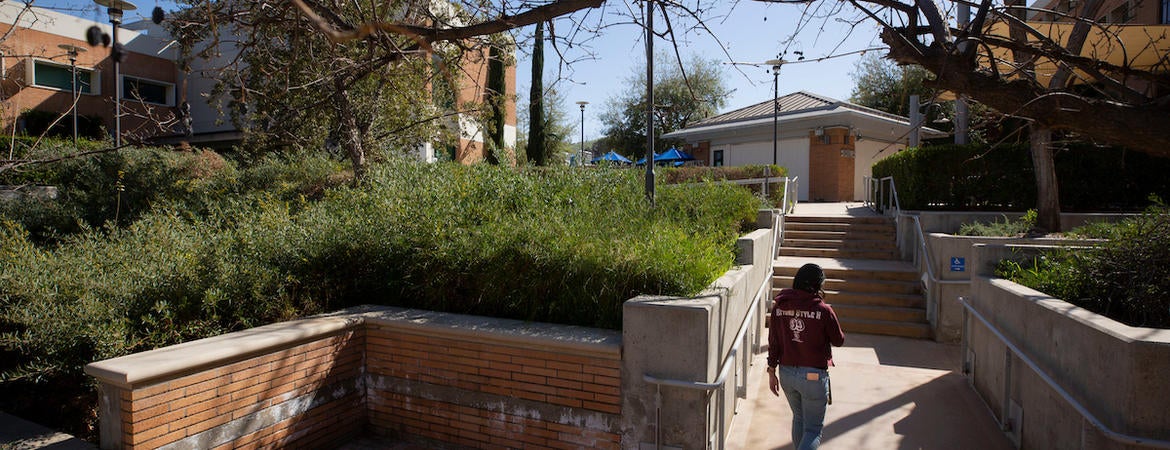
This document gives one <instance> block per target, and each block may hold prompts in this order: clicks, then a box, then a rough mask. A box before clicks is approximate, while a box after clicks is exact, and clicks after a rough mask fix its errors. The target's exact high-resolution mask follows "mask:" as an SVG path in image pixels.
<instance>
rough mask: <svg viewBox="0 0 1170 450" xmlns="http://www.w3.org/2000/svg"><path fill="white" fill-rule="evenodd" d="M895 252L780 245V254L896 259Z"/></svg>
mask: <svg viewBox="0 0 1170 450" xmlns="http://www.w3.org/2000/svg"><path fill="white" fill-rule="evenodd" d="M897 253H898V252H896V251H894V250H884V251H883V250H864V249H862V250H851V249H836V248H804V247H780V256H806V257H815V258H851V259H897V258H898V254H897Z"/></svg>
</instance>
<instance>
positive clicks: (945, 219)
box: [903, 211, 1133, 234]
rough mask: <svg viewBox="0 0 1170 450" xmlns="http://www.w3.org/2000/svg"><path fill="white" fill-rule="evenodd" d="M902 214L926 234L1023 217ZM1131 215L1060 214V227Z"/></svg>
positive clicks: (966, 213)
mask: <svg viewBox="0 0 1170 450" xmlns="http://www.w3.org/2000/svg"><path fill="white" fill-rule="evenodd" d="M903 213H904V214H913V215H917V216H918V220H920V221H921V222H922V231H924V232H926V233H947V234H955V233H957V232H958V231H959V226H961V225H963V224H965V223H993V222H1003V221H1004V220H1005V219H1004V217H1007V218H1008V219H1011V220H1016V219H1019V218H1020V217H1023V215H1024V213H1020V212H978V211H904V212H903ZM1132 215H1133V214H1125V213H1061V214H1060V226H1061V228H1062V229H1064V230H1071V229H1073V228H1076V227H1079V226H1081V225H1084V224H1086V223H1089V222H1116V221H1118V220H1122V219H1125V218H1126V217H1129V216H1132Z"/></svg>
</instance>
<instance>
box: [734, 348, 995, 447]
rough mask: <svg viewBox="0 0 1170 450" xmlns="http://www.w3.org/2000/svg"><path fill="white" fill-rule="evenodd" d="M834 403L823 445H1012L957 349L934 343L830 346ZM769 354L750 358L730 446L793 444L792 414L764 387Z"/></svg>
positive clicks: (784, 445)
mask: <svg viewBox="0 0 1170 450" xmlns="http://www.w3.org/2000/svg"><path fill="white" fill-rule="evenodd" d="M833 356H834V360H835V362H836V367H832V368H830V369H829V374H830V379H831V380H832V387H833V404H832V405H831V406H829V409H828V412H827V413H826V417H825V429H824V434H823V438H822V442H821V448H822V449H867V450H883V449H891V450H893V449H973V450H974V449H979V450H997V449H1003V450H1008V449H1011V448H1013V447H1012V445H1011V443H1010V442H1009V441H1008V439H1007V438H1006V437H1005V436H1004V434H1003V433H1002V432H1001V431H1000V430H999V427H998V425H997V424H996V422H995V419H994V418H993V417H992V416H991V411H990V410H989V409H988V408H987V406H986V405H985V404H984V403H983V401H982V400H981V399H980V398H979V397H978V396H977V395H976V394H975V391H974V390H973V389H972V388H971V386H970V385H968V383H967V380H966V378H965V377H963V376H962V375H961V374H960V373H959V371H958V367H959V348H958V346H954V345H946V344H939V343H936V342H932V341H924V340H915V339H907V338H898V337H887V336H874V335H863V334H849V335H846V337H845V346H844V347H841V348H835V349H833ZM767 367H768V364H767V355H766V354H763V355H758V356H756V357H755V358H754V365H753V366H752V367H751V369H750V370H751V373H752V375H751V376H752V378H751V379H750V380H749V383H748V398H747V399H745V400H741V401H740V402H741V403H740V408H739V412H738V414H736V416H735V419H734V421H733V422H732V424H731V432H730V437H729V440H728V445H727V448H730V449H790V448H792V447H793V446H792V439H791V438H790V435H789V433H790V431H789V430H790V427H791V423H792V422H791V421H792V413H791V412H790V411H789V409H788V403H787V402H786V401H785V400H784V399H783V397H782V396H783V394H781V397H776V396H773V395H772V393H771V392H770V391H769V390H768V376H767V373H765V369H766V368H767Z"/></svg>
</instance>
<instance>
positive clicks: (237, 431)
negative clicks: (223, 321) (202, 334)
mask: <svg viewBox="0 0 1170 450" xmlns="http://www.w3.org/2000/svg"><path fill="white" fill-rule="evenodd" d="M358 324H360V320H357V319H356V318H354V317H348V316H334V317H318V318H313V319H306V320H299V321H293V322H285V323H277V324H272V325H267V326H263V327H258V328H253V329H249V330H245V331H240V332H237V333H231V334H227V335H223V336H217V337H213V338H208V339H201V340H198V341H192V342H187V343H184V344H179V345H175V346H171V347H166V348H161V349H156V350H152V351H148V352H144V353H137V354H133V355H128V356H123V357H120V358H114V359H110V360H105V361H100V362H96V363H93V364H90V365H88V366H86V368H85V371H86V373H88V374H90V375H91V376H93V377H95V378H97V380H98V382H99V387H98V393H99V402H98V403H99V405H98V407H99V413H100V426H101V430H100V431H101V433H100V436H101V447H102V448H104V449H117V448H150V449H155V448H173V449H185V448H191V449H195V448H199V449H203V448H218V447H240V446H259V447H272V446H276V447H280V446H303V447H319V446H325V445H327V444H328V443H330V442H336V441H338V440H344V439H345V438H346V437H347V436H352V435H355V434H356V433H357V432H359V431H360V430H361V429H362V426H363V423H364V415H365V406H364V403H365V399H364V395H363V389H362V381H361V376H360V375H361V373H362V372H363V371H364V369H363V367H362V366H363V359H364V357H363V354H364V347H365V333H364V332H363V331H362V330H361V328H360V327H358V326H357V325H358Z"/></svg>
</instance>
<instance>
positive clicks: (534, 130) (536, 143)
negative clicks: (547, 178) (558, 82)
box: [526, 22, 548, 166]
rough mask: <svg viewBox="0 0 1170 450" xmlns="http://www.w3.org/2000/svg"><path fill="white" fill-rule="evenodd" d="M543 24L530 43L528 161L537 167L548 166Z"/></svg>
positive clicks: (538, 27) (539, 23)
mask: <svg viewBox="0 0 1170 450" xmlns="http://www.w3.org/2000/svg"><path fill="white" fill-rule="evenodd" d="M544 125H545V123H544V22H537V24H536V36H535V37H534V42H533V43H532V88H531V90H530V91H528V149H527V152H526V153H527V154H528V160H529V161H532V162H533V163H534V164H536V165H538V166H544V165H547V164H548V161H547V160H546V158H545V155H546V154H547V152H546V150H545V147H547V146H548V144H546V142H545V134H546V133H545V130H544Z"/></svg>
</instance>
